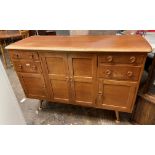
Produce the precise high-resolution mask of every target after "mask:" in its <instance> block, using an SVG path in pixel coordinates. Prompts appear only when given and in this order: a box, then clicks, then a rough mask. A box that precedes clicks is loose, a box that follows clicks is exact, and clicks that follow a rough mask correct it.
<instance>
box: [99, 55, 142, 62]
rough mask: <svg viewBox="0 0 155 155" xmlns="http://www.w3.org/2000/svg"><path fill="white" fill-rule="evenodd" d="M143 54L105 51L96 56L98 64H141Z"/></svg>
mask: <svg viewBox="0 0 155 155" xmlns="http://www.w3.org/2000/svg"><path fill="white" fill-rule="evenodd" d="M143 61H144V55H140V54H121V53H114V54H113V53H111V54H110V53H106V54H104V55H100V56H98V64H105V63H108V64H133V65H138V64H140V65H141V64H143Z"/></svg>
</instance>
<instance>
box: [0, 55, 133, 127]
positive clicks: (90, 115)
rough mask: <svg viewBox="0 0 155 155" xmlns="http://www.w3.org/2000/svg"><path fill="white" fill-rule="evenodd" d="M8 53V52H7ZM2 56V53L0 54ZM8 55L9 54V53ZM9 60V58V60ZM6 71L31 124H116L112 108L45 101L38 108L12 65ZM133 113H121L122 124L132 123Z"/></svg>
mask: <svg viewBox="0 0 155 155" xmlns="http://www.w3.org/2000/svg"><path fill="white" fill-rule="evenodd" d="M6 55H7V54H6ZM0 57H1V55H0ZM7 57H8V55H7ZM7 61H8V60H7ZM6 73H7V75H8V78H9V80H10V83H11V85H12V88H13V90H14V93H15V95H16V97H17V100H18V103H19V105H20V107H21V109H22V111H23V115H24V117H25V120H26V123H27V124H29V125H33V124H34V125H50V124H51V125H115V124H116V123H115V113H114V111H110V110H102V109H94V108H86V107H80V106H75V105H67V104H58V103H48V102H46V101H45V102H44V106H45V108H44V109H43V110H42V111H39V110H38V107H39V100H36V99H28V98H25V95H24V92H23V90H22V87H21V85H20V83H19V80H18V77H17V75H16V73H15V71H14V69H13V67H11V65H10V64H9V68H8V69H6ZM130 117H131V114H127V113H120V118H121V123H120V124H121V125H130V124H131V123H130V121H129V120H130Z"/></svg>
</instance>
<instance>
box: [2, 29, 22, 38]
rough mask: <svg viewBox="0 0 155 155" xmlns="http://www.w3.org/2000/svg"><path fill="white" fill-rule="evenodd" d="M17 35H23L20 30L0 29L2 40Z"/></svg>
mask: <svg viewBox="0 0 155 155" xmlns="http://www.w3.org/2000/svg"><path fill="white" fill-rule="evenodd" d="M17 37H21V34H20V33H19V31H13V30H12V31H11V30H8V31H0V40H2V39H8V38H17Z"/></svg>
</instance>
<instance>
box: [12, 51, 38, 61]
mask: <svg viewBox="0 0 155 155" xmlns="http://www.w3.org/2000/svg"><path fill="white" fill-rule="evenodd" d="M10 56H11V58H12V59H31V60H32V59H33V60H38V53H37V52H29V51H11V52H10Z"/></svg>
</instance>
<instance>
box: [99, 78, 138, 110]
mask: <svg viewBox="0 0 155 155" xmlns="http://www.w3.org/2000/svg"><path fill="white" fill-rule="evenodd" d="M135 93H136V83H134V82H125V81H112V80H102V83H101V81H99V88H98V105H99V106H100V107H103V108H108V109H112V110H121V111H127V112H130V111H131V109H132V105H133V101H134V98H135Z"/></svg>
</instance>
